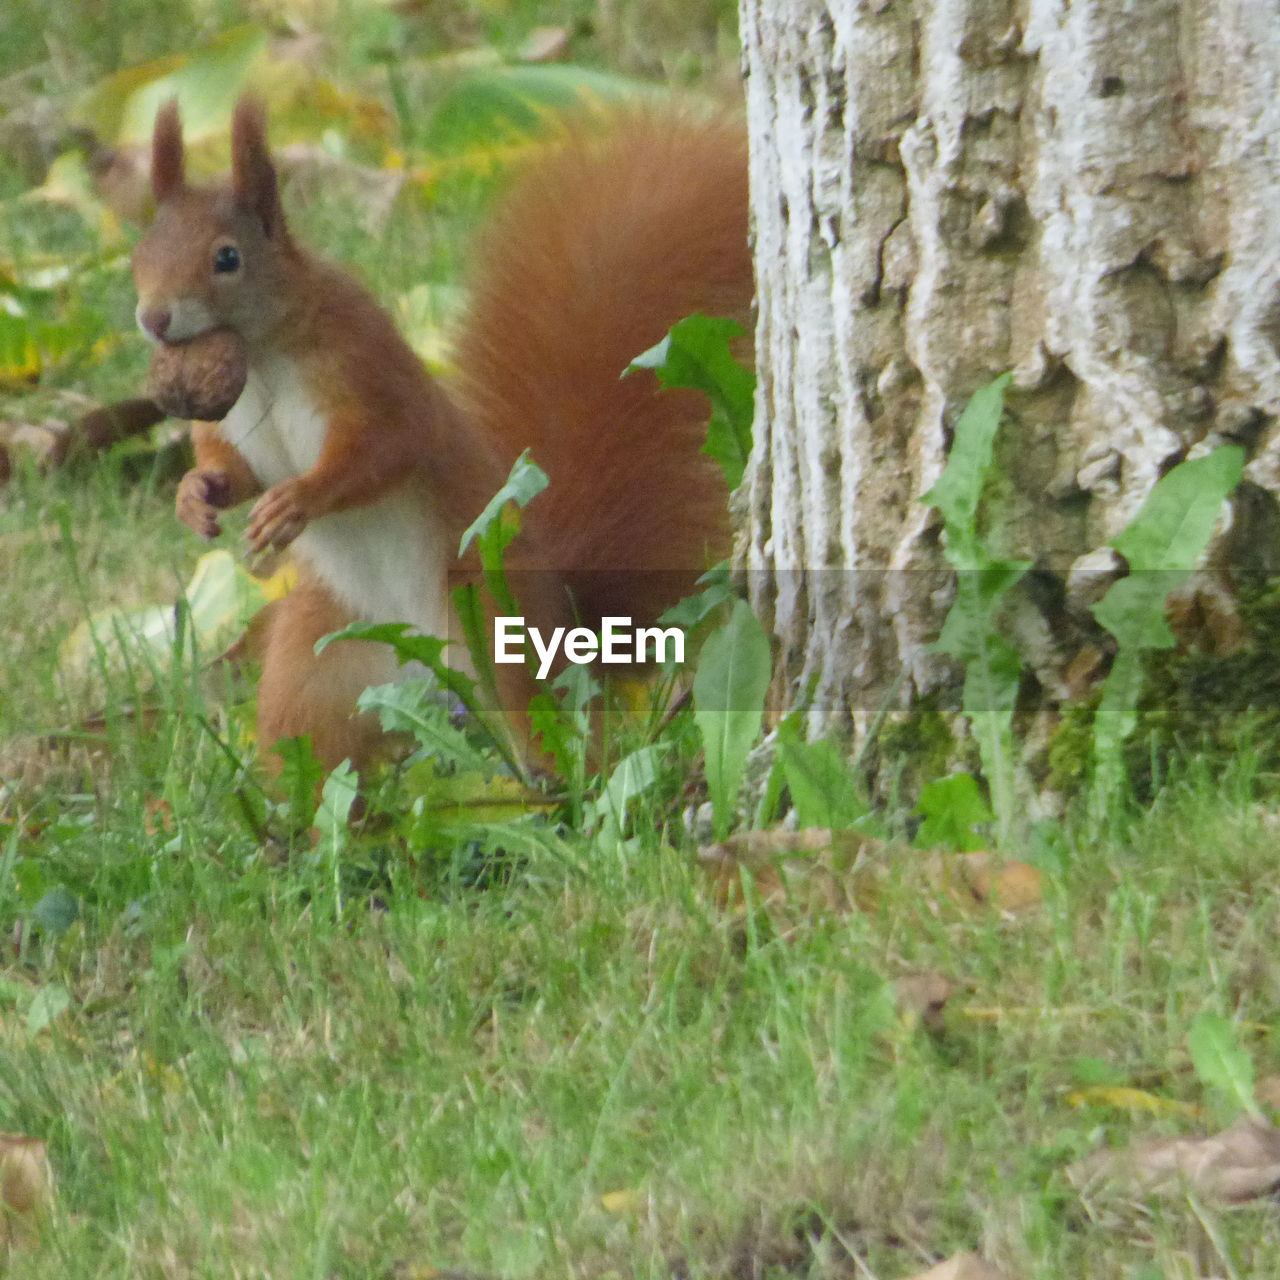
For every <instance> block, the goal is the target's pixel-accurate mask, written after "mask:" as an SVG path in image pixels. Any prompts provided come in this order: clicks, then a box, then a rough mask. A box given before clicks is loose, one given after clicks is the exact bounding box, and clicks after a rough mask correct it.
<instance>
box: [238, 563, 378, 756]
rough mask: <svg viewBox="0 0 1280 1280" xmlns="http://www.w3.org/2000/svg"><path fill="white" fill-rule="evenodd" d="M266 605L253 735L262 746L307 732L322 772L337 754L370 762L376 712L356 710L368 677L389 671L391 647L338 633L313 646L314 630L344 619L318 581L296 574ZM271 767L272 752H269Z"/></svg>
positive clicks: (324, 631) (345, 613) (373, 679)
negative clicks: (322, 644) (281, 595)
mask: <svg viewBox="0 0 1280 1280" xmlns="http://www.w3.org/2000/svg"><path fill="white" fill-rule="evenodd" d="M271 607H272V613H271V616H270V618H269V619H268V620H267V625H266V628H265V635H264V637H263V639H262V643H261V650H262V680H261V683H260V684H259V686H258V741H259V745H260V746H261V748H262V750H263V751H264V752H267V751H270V749H271V748H272V747H273V746H274V745H275V744H276V743H277V742H279V741H280V740H281V739H282V738H294V737H300V736H302V735H304V734H306V735H309V736H310V738H311V750H312V752H313V753H314V754H315V757H316V759H317V760H318V761H319V762H320V763H321V764H322V765H323V766H324V768H325V772H326V774H327V773H328V772H329V771H331V770H333V769H334V768H336V767H337V766H338V765H339V764H341V763H342V761H343V760H350V761H351V762H352V764H353V765H355V767H356V769H358V770H360V771H361V772H362V773H363V772H364V771H365V770H367V769H368V768H369V766H370V765H372V764H373V763H374V761H375V760H376V758H377V756H378V748H379V744H380V742H381V739H382V731H381V728H380V726H379V724H378V720H377V717H376V716H375V715H373V714H372V713H369V712H364V713H359V712H357V711H356V700H357V699H358V698H359V696H360V694H361V693H362V692H363V691H364V690H365V689H366V688H368V687H369V686H370V685H375V684H385V683H387V682H389V681H390V680H392V679H394V677H395V670H396V667H395V661H394V659H393V657H392V653H391V650H390V649H389V648H388V647H387V646H386V645H382V644H375V643H373V642H370V641H362V640H339V641H337V642H336V643H334V644H331V645H329V646H328V647H327V648H326V649H325V650H324V651H323V652H322V653H320V654H319V655H317V654H316V653H315V643H316V641H317V640H319V639H320V638H321V636H326V635H329V634H330V633H331V632H333V631H338V630H340V629H341V628H343V627H345V626H346V625H347V624H348V623H349V622H351V621H352V615H351V612H350V611H349V610H348V609H346V608H345V607H344V606H343V605H341V604H340V603H339V602H338V601H337V600H335V599H334V598H333V596H332V595H331V594H330V593H329V591H328V590H327V589H326V588H325V587H324V585H323V584H321V583H319V582H316V581H314V580H313V579H309V578H306V577H304V578H303V579H302V580H301V581H300V582H299V583H298V585H297V586H296V587H295V588H294V589H293V590H292V591H291V592H290V593H289V594H288V595H287V596H285V597H284V598H283V599H282V600H279V601H277V602H276V603H275V604H274V605H273V606H271ZM269 759H270V760H272V761H273V763H272V767H273V768H278V767H279V758H278V757H276V756H274V754H273V755H272V756H271V757H269Z"/></svg>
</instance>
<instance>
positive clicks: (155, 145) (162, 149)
mask: <svg viewBox="0 0 1280 1280" xmlns="http://www.w3.org/2000/svg"><path fill="white" fill-rule="evenodd" d="M186 181H187V176H186V158H185V152H184V151H183V146H182V118H181V117H180V116H179V114H178V100H177V98H170V99H169V101H168V102H166V103H165V104H164V106H163V107H161V108H160V112H159V114H158V115H157V116H156V125H155V131H154V132H153V133H152V135H151V191H152V194H153V195H154V196H155V198H156V203H157V204H160V203H162V202H163V201H165V200H167V199H168V198H169V197H170V196H172V195H175V194H176V193H177V192H179V191H181V190H182V188H183V187H184V186H185V185H186Z"/></svg>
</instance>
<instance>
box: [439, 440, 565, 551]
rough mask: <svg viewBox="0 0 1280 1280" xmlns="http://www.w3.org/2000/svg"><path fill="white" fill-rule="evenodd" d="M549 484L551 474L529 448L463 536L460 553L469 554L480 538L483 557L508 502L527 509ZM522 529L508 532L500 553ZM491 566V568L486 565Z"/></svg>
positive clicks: (501, 526) (502, 522)
mask: <svg viewBox="0 0 1280 1280" xmlns="http://www.w3.org/2000/svg"><path fill="white" fill-rule="evenodd" d="M547 484H548V480H547V473H546V472H545V471H543V469H542V468H541V467H540V466H538V464H537V463H536V462H534V461H533V459H532V458H531V457H530V456H529V450H528V449H526V450H525V451H524V452H523V453H522V454H521V455H520V456H519V457H518V458H517V459H516V460H515V462H513V463H512V464H511V473H510V475H508V476H507V478H506V480H505V481H504V482H503V485H502V488H501V489H499V490H498V492H497V493H495V494H494V495H493V497H492V498H490V499H489V501H488V503H487V505H486V506H485V509H484V510H483V511H482V512H481V513H480V514H479V515H478V516H477V517H476V519H475V520H474V521H473V522H472V523H471V524H470V525H469V526H468V527H467V530H466V532H465V533H464V534H463V535H462V542H461V543H460V544H459V546H458V554H459V555H465V554H466V550H467V548H468V547H469V546H470V545H471V544H472V542H473V541H475V539H477V538H479V539H480V540H481V544H482V555H483V544H484V541H485V539H486V537H488V536H491V535H492V531H493V530H494V529H500V528H503V526H504V523H505V522H504V512H505V508H506V506H507V503H509V502H513V503H515V505H516V506H517V507H525V506H527V505H528V504H529V502H531V501H532V500H533V499H534V498H536V497H537V496H538V494H540V493H541V492H542V491H543V490H544V489H545V488H546V487H547ZM518 527H519V526H518V525H517V526H516V529H510V532H509V534H507V533H504V536H503V537H502V538H501V540H500V547H499V549H500V550H505V548H506V547H507V546H508V545H509V544H510V542H511V539H512V538H513V537H514V536H515V533H516V530H517V529H518ZM507 528H510V526H509V525H508V526H507ZM487 567H488V565H486V568H487Z"/></svg>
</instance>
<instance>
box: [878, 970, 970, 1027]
mask: <svg viewBox="0 0 1280 1280" xmlns="http://www.w3.org/2000/svg"><path fill="white" fill-rule="evenodd" d="M958 989H959V983H957V982H954V981H953V980H952V979H951V978H948V977H947V975H946V974H945V973H936V972H933V973H908V974H904V975H903V976H902V977H901V978H897V979H895V980H894V983H893V993H894V995H895V996H896V997H897V999H898V1008H899V1009H900V1010H901V1011H902V1013H903V1014H904V1015H905V1016H906V1017H908V1018H910V1019H912V1020H915V1021H918V1022H919V1023H920V1024H921V1025H922V1026H923V1027H924V1028H925V1030H927V1031H941V1030H942V1029H943V1013H944V1011H945V1009H946V1007H947V1001H948V1000H950V999H951V997H952V996H953V995H954V994H955V992H956V991H957V990H958Z"/></svg>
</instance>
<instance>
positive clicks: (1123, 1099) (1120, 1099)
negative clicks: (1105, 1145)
mask: <svg viewBox="0 0 1280 1280" xmlns="http://www.w3.org/2000/svg"><path fill="white" fill-rule="evenodd" d="M1066 1103H1067V1106H1069V1107H1114V1108H1115V1109H1116V1110H1119V1111H1146V1112H1149V1113H1151V1114H1152V1115H1164V1116H1198V1115H1199V1114H1200V1108H1199V1107H1196V1106H1192V1104H1191V1103H1189V1102H1179V1101H1178V1100H1177V1099H1176V1098H1162V1097H1160V1096H1159V1094H1155V1093H1148V1092H1147V1091H1146V1090H1145V1089H1133V1088H1130V1087H1129V1086H1127V1085H1111V1084H1094V1085H1088V1086H1087V1087H1086V1088H1083V1089H1073V1090H1072V1091H1071V1092H1070V1093H1069V1094H1067V1097H1066Z"/></svg>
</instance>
